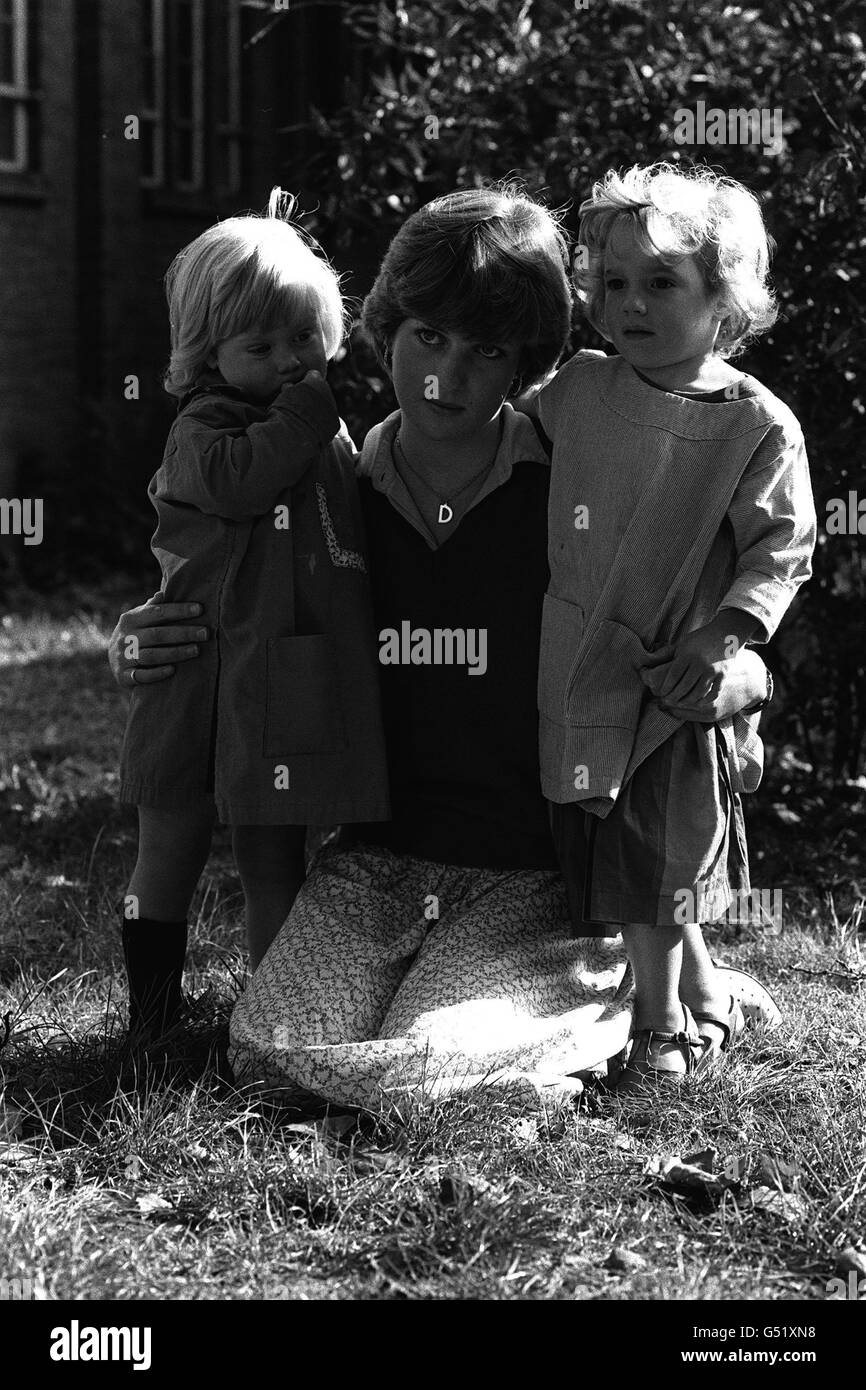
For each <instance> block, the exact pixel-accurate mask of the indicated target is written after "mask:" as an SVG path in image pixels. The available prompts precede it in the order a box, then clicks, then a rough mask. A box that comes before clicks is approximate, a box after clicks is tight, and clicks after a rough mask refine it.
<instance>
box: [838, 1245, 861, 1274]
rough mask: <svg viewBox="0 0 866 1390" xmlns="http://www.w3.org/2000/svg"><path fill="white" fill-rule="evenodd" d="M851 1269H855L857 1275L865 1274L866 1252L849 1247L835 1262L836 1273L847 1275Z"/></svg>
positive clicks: (852, 1246)
mask: <svg viewBox="0 0 866 1390" xmlns="http://www.w3.org/2000/svg"><path fill="white" fill-rule="evenodd" d="M852 1269H856V1271H857V1273H858V1274H866V1250H858V1249H857V1248H856V1246H854V1245H849V1246H848V1247H847V1248H846V1249H845V1250H843V1251H842V1252H841V1254H840V1255H839V1258H838V1259H837V1261H836V1273H837V1274H847V1273H848V1272H849V1271H850V1270H852Z"/></svg>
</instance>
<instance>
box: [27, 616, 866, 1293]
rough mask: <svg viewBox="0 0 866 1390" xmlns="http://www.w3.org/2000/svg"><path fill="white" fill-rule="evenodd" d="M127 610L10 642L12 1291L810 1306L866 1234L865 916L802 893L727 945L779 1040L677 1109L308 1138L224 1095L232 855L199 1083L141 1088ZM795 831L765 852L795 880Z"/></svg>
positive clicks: (215, 899)
mask: <svg viewBox="0 0 866 1390" xmlns="http://www.w3.org/2000/svg"><path fill="white" fill-rule="evenodd" d="M138 596H141V595H138ZM134 597H136V595H132V594H130V593H129V592H128V591H124V590H123V589H115V590H110V589H105V590H103V591H101V592H100V593H94V592H88V593H81V594H78V595H73V596H72V597H71V598H70V596H67V598H66V602H65V603H64V604H63V605H62V606H61V605H60V604H59V602H58V603H56V604H53V606H52V604H49V603H47V602H45V601H43V602H41V603H39V604H37V603H36V601H33V602H32V603H30V604H29V605H28V603H26V602H23V603H22V604H21V605H20V607H19V611H17V612H14V611H13V612H11V613H8V614H7V616H6V617H4V618H3V619H2V627H0V667H2V672H0V721H2V722H0V728H2V737H0V1015H5V1019H6V1022H7V1024H8V1025H9V1028H8V1033H9V1035H8V1039H7V1041H6V1042H5V1045H4V1046H3V1047H2V1051H0V1088H2V1100H0V1281H2V1280H3V1279H15V1278H21V1279H22V1280H29V1281H30V1283H31V1287H32V1289H33V1291H34V1292H35V1294H36V1296H37V1297H41V1298H48V1299H55V1298H75V1299H91V1298H93V1299H99V1298H109V1299H133V1298H160V1299H248V1298H265V1299H285V1298H290V1299H354V1300H365V1299H394V1300H406V1299H410V1300H430V1299H437V1300H441V1299H496V1300H517V1299H533V1300H548V1299H554V1300H570V1299H638V1300H651V1299H664V1300H670V1301H673V1300H682V1299H737V1298H745V1299H774V1300H821V1301H823V1300H825V1299H826V1296H827V1294H826V1285H827V1281H828V1280H829V1279H830V1278H831V1277H833V1275H834V1273H835V1272H836V1268H837V1261H838V1259H839V1256H840V1253H841V1252H842V1251H843V1250H844V1249H846V1248H847V1247H850V1246H852V1245H858V1244H859V1243H860V1242H861V1240H864V1238H866V1139H864V1135H866V1079H864V1078H866V1069H864V1065H863V1063H864V1057H866V1021H864V1010H863V987H864V979H866V960H864V955H863V953H862V950H861V944H860V942H859V941H858V938H857V931H856V928H857V925H858V922H859V917H858V915H857V909H856V898H857V892H854V894H853V897H852V900H851V903H850V904H848V905H847V906H846V910H845V912H844V914H841V915H840V916H835V915H834V913H833V912H832V911H831V909H830V908H829V907H828V906H827V905H826V904H825V903H824V902H823V901H822V900H821V899H820V896H816V892H815V885H814V881H812V875H811V873H810V874H809V877H810V882H808V883H807V882H802V881H800V882H798V881H795V880H794V879H792V878H786V879H784V880H780V879H778V878H777V879H776V880H775V886H776V887H781V888H782V889H783V891H784V894H785V904H786V911H785V921H784V926H783V929H782V930H781V932H774V931H772V930H770V931H769V932H766V933H762V932H761V931H760V930H758V929H753V928H751V927H746V928H743V929H740V928H734V927H730V926H726V927H724V928H723V929H722V932H721V934H719V935H717V936H716V938H715V940H714V942H713V946H714V949H715V951H716V953H717V954H718V955H720V956H722V958H723V959H725V960H726V961H727V962H728V963H729V964H732V965H739V966H741V967H743V968H745V969H750V970H754V971H755V972H756V973H758V974H759V975H760V977H761V978H762V979H763V980H764V981H765V982H766V983H767V984H768V985H769V987H770V988H771V989H772V990H773V991H774V992H775V994H776V996H777V998H778V999H779V1001H780V1004H781V1006H782V1008H783V1011H784V1013H785V1026H784V1027H783V1028H782V1029H781V1030H780V1031H779V1032H777V1033H776V1034H773V1035H769V1036H765V1037H761V1036H757V1035H754V1034H753V1035H750V1036H748V1037H747V1038H746V1040H745V1041H744V1042H743V1043H742V1044H741V1045H740V1046H738V1048H737V1049H736V1051H735V1052H734V1053H733V1054H732V1057H731V1060H730V1062H729V1064H728V1066H727V1067H726V1069H725V1070H724V1071H723V1072H721V1073H720V1074H719V1075H718V1076H716V1077H714V1078H708V1079H706V1080H705V1081H702V1082H699V1083H695V1084H690V1085H688V1086H686V1087H684V1088H683V1090H682V1092H681V1094H680V1095H679V1096H678V1097H676V1098H672V1099H665V1100H664V1101H663V1102H659V1103H658V1104H657V1105H655V1106H654V1107H653V1108H652V1109H651V1110H646V1109H644V1108H641V1107H640V1106H639V1105H631V1106H630V1107H626V1106H620V1104H619V1103H618V1102H616V1101H615V1100H613V1099H611V1098H604V1097H589V1098H588V1099H587V1100H586V1103H585V1104H582V1105H581V1107H580V1108H579V1109H575V1108H573V1107H569V1106H559V1107H556V1108H553V1109H551V1110H549V1111H547V1112H544V1111H542V1112H538V1111H529V1110H527V1111H525V1112H524V1113H521V1111H520V1110H519V1109H518V1108H515V1107H513V1106H509V1105H508V1104H507V1103H506V1102H505V1101H503V1100H502V1098H499V1099H493V1098H491V1097H489V1096H488V1097H487V1098H485V1096H484V1095H483V1094H478V1095H476V1096H474V1097H471V1098H467V1099H461V1100H452V1101H450V1102H441V1103H433V1102H430V1103H429V1104H425V1105H424V1106H422V1107H420V1108H418V1109H417V1110H413V1111H412V1112H411V1113H408V1112H407V1113H406V1114H405V1115H402V1116H396V1117H395V1116H394V1115H390V1116H385V1115H382V1116H369V1117H368V1116H364V1117H361V1119H360V1120H358V1119H357V1118H356V1117H354V1116H350V1115H345V1114H331V1115H325V1116H321V1115H320V1116H312V1117H311V1116H304V1115H299V1114H297V1113H292V1112H287V1111H280V1110H277V1109H274V1108H272V1107H269V1106H267V1105H264V1104H263V1103H262V1102H261V1101H260V1100H258V1099H257V1098H256V1097H255V1096H254V1095H250V1094H244V1093H242V1092H238V1091H237V1090H235V1089H233V1088H232V1086H231V1085H230V1084H229V1083H228V1082H227V1081H226V1080H225V1077H224V1075H222V1074H221V1073H222V1068H221V1066H220V1065H219V1052H220V1047H221V1046H222V1045H224V1041H225V1035H226V1028H227V1019H228V1014H229V1011H230V1009H231V1005H232V1001H233V1000H234V998H235V997H236V995H237V993H238V991H239V990H240V989H241V988H242V987H243V983H244V977H245V969H246V965H245V953H244V949H243V923H242V919H241V899H240V894H239V889H238V885H237V882H236V879H235V876H234V873H233V868H232V862H231V857H230V853H229V848H228V840H227V837H226V836H225V834H224V833H221V834H220V835H219V837H218V839H217V842H216V846H215V850H214V854H213V857H212V859H211V863H210V866H209V869H208V872H207V874H206V876H205V878H204V879H203V881H202V884H201V886H200V889H199V893H198V896H197V899H196V903H195V908H194V913H193V925H192V929H191V949H190V956H189V968H188V971H187V976H186V985H187V988H188V989H189V990H191V991H192V993H193V994H195V995H196V996H197V997H198V1009H197V1022H196V1024H195V1028H194V1036H193V1042H192V1044H191V1047H192V1053H193V1056H194V1059H195V1064H194V1067H193V1072H194V1075H193V1076H192V1079H190V1080H187V1081H186V1082H185V1083H184V1084H180V1085H177V1086H174V1087H171V1086H169V1087H166V1086H162V1087H159V1086H155V1085H150V1086H145V1085H141V1084H140V1085H139V1086H138V1087H136V1086H135V1085H134V1084H131V1083H130V1081H129V1078H128V1076H127V1075H125V1073H124V1071H123V1066H122V1060H121V1040H122V1035H123V1006H124V991H123V974H122V960H121V951H120V934H119V913H120V908H119V904H120V902H121V899H122V895H123V893H124V890H125V887H126V882H127V878H128V875H129V871H130V869H131V866H132V861H133V856H134V831H135V819H134V813H133V812H132V811H131V810H130V809H129V808H125V809H121V808H120V807H119V806H118V804H117V801H116V794H117V772H116V759H117V751H118V743H119V737H120V733H121V730H122V726H123V720H124V705H125V702H124V700H123V698H122V697H121V696H119V695H118V692H117V690H116V689H115V687H114V685H113V683H112V681H111V677H110V675H109V672H108V667H107V664H106V661H105V654H104V653H105V646H106V642H107V637H108V634H109V632H110V630H111V627H112V626H113V622H114V617H115V615H116V613H117V612H118V611H119V609H120V607H121V606H122V604H123V603H124V601H128V600H131V599H133V598H134ZM758 795H759V797H761V795H762V793H759V794H758ZM803 830H804V827H803V826H802V825H800V827H799V829H798V826H797V825H796V824H789V825H787V826H783V827H781V828H780V833H779V836H778V840H779V845H781V846H782V849H784V851H785V852H786V853H787V855H788V859H787V860H784V861H783V859H777V861H776V862H777V863H781V862H786V863H788V864H789V865H790V866H791V867H792V872H793V873H794V874H796V872H797V865H798V862H800V863H805V862H806V861H805V858H804V856H802V855H800V854H799V853H798V851H797V846H796V837H797V835H798V834H801V833H803ZM816 833H817V832H816ZM768 843H769V842H768ZM754 848H755V850H756V851H757V849H758V848H759V845H757V844H756V845H754ZM830 848H831V849H832V846H831V847H830ZM811 849H812V851H814V844H813V845H812V846H811ZM780 852H781V851H780ZM828 852H829V850H828ZM767 853H768V851H767V850H766V849H764V851H763V854H764V858H763V859H762V860H761V861H759V862H761V863H762V869H763V872H762V877H761V879H760V882H761V883H762V885H763V884H765V883H767V882H768V881H772V880H768V878H767V867H768V860H767V858H766V855H767ZM849 886H850V885H849ZM855 887H856V885H855ZM858 891H859V890H858ZM791 904H793V908H792V907H791ZM6 1031H7V1030H6V1028H4V1026H3V1024H2V1023H0V1043H2V1041H3V1036H4V1033H5V1032H6ZM708 1147H709V1148H712V1149H714V1150H715V1151H717V1152H716V1154H715V1156H713V1155H710V1158H709V1159H708V1160H707V1161H708V1162H710V1163H712V1165H713V1167H714V1170H715V1172H716V1173H718V1174H722V1175H727V1181H726V1183H723V1184H719V1185H718V1189H717V1190H713V1189H712V1186H710V1187H708V1188H706V1189H703V1188H700V1187H698V1188H693V1187H689V1185H688V1183H687V1182H686V1181H684V1180H682V1179H675V1180H673V1181H668V1182H666V1181H665V1180H664V1179H663V1176H662V1173H661V1172H660V1171H659V1170H660V1168H662V1167H663V1161H664V1160H665V1159H666V1158H667V1157H669V1156H671V1155H685V1154H690V1153H693V1152H695V1151H697V1150H702V1149H706V1148H708ZM0 1293H2V1284H0Z"/></svg>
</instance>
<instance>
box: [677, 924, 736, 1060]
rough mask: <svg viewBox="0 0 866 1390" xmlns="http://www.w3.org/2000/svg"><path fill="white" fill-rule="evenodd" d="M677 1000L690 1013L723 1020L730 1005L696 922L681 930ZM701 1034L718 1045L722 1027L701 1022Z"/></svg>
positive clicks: (720, 1040) (723, 1032)
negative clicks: (680, 969)
mask: <svg viewBox="0 0 866 1390" xmlns="http://www.w3.org/2000/svg"><path fill="white" fill-rule="evenodd" d="M680 999H681V1000H682V1001H683V1003H684V1004H687V1005H688V1007H689V1008H690V1009H691V1010H692V1013H699V1014H704V1015H707V1016H709V1017H710V1018H722V1019H724V1018H727V1016H728V1010H729V1008H730V1005H731V1001H730V996H729V994H728V991H727V990H726V989H725V988H724V986H723V985H722V984H720V982H719V973H718V971H717V970H716V967H715V966H714V965H713V962H712V960H711V959H710V953H709V951H708V950H707V944H706V942H705V941H704V935H703V932H702V931H701V929H700V927H699V926H698V924H697V923H696V922H690V923H688V924H687V925H686V926H684V927H683V966H682V972H681V974H680ZM700 1028H701V1034H702V1036H703V1037H705V1038H710V1039H711V1040H712V1042H713V1043H714V1044H717V1045H718V1046H721V1045H722V1043H723V1042H724V1041H725V1030H724V1028H720V1027H718V1025H717V1024H714V1023H707V1022H706V1021H705V1020H704V1019H703V1018H702V1019H701V1025H700Z"/></svg>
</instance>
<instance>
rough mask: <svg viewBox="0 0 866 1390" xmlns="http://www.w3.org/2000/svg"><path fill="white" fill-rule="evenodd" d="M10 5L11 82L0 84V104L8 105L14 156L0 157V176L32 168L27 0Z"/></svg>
mask: <svg viewBox="0 0 866 1390" xmlns="http://www.w3.org/2000/svg"><path fill="white" fill-rule="evenodd" d="M11 6H12V16H11V17H12V35H13V45H12V63H13V78H14V80H13V81H12V82H0V102H2V101H8V102H11V103H12V111H13V137H14V144H15V157H14V158H13V159H3V158H2V157H0V174H27V173H30V171H31V170H32V167H33V142H32V135H33V121H32V117H31V111H30V107H31V103H32V101H33V95H34V94H33V90H32V88H31V86H30V76H31V73H30V69H31V51H30V21H31V18H32V16H31V13H30V5H29V0H11Z"/></svg>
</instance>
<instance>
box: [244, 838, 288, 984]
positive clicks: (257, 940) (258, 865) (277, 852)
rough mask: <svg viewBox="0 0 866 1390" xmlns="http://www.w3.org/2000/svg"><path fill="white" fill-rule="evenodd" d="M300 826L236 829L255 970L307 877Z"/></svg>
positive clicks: (249, 938) (251, 953)
mask: <svg viewBox="0 0 866 1390" xmlns="http://www.w3.org/2000/svg"><path fill="white" fill-rule="evenodd" d="M305 839H306V829H305V827H304V826H300V825H236V826H235V827H234V830H233V831H232V849H233V850H234V856H235V864H236V865H237V869H238V873H239V875H240V880H241V884H242V885H243V890H244V899H245V901H246V911H247V948H248V950H249V953H250V968H251V969H252V970H255V969H256V968H257V967H258V965H259V963H260V961H261V960H262V957H263V956H264V954H265V952H266V951H267V949H268V947H269V946H270V944H271V942H272V941H273V939H274V937H275V936H276V934H277V932H278V931H279V929H280V927H281V926H282V925H283V923H284V922H285V920H286V918H287V917H288V915H289V912H290V910H291V907H292V903H293V902H294V901H295V898H296V897H297V894H298V889H299V888H300V886H301V884H302V883H303V881H304V878H305V876H306V873H305V866H304V842H305Z"/></svg>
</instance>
